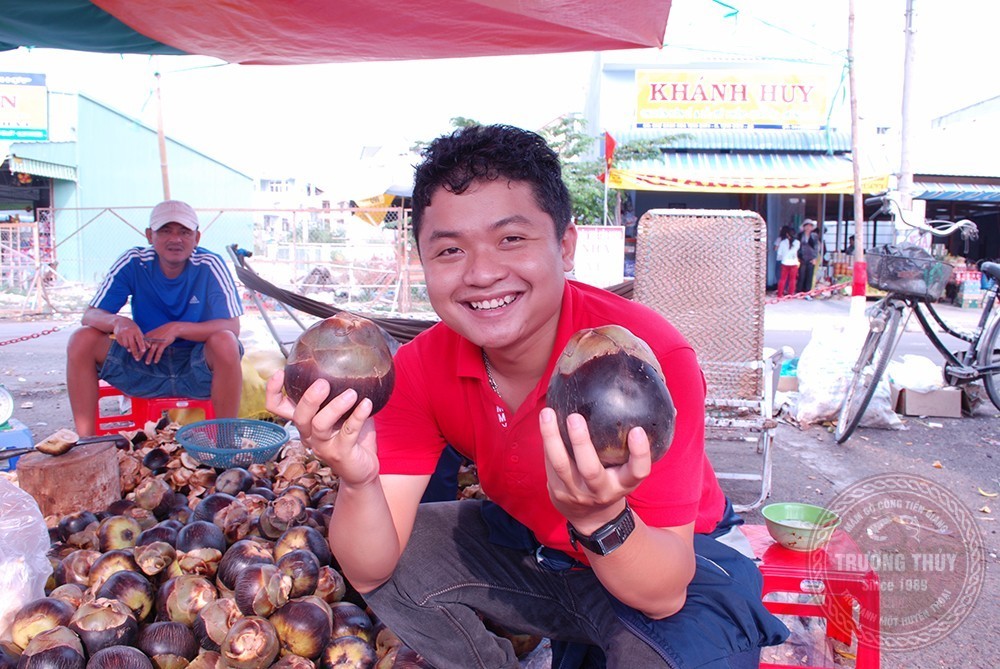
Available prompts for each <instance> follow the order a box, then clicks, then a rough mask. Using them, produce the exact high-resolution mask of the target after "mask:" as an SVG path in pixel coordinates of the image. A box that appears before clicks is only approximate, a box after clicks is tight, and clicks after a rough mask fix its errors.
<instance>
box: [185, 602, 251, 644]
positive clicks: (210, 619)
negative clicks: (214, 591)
mask: <svg viewBox="0 0 1000 669" xmlns="http://www.w3.org/2000/svg"><path fill="white" fill-rule="evenodd" d="M242 617H243V613H242V612H241V611H240V609H239V607H238V606H236V601H235V600H232V599H228V598H223V599H217V600H215V601H214V602H212V603H210V604H209V605H208V606H206V607H205V608H203V609H202V610H201V611H199V612H198V616H197V617H196V618H195V619H194V624H192V625H191V629H192V630H193V631H194V636H195V638H197V639H198V643H199V644H200V645H201V647H202V648H204V649H206V650H215V651H218V650H219V647H220V646H221V645H222V641H223V640H224V639H225V638H226V635H227V634H229V630H230V629H231V628H232V626H233V623H235V622H236V621H237V620H239V619H240V618H242Z"/></svg>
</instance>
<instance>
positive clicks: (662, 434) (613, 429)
mask: <svg viewBox="0 0 1000 669" xmlns="http://www.w3.org/2000/svg"><path fill="white" fill-rule="evenodd" d="M546 403H547V404H548V406H550V407H552V409H554V410H555V412H556V416H557V418H558V423H559V432H560V434H561V436H562V439H563V442H564V443H565V444H566V448H567V450H568V451H569V454H570V457H573V450H572V448H571V446H570V440H569V433H568V431H567V429H566V418H567V417H568V416H569V415H570V414H573V413H578V414H580V415H581V416H583V417H584V419H586V421H587V427H588V429H589V431H590V437H591V441H592V443H593V444H594V448H595V449H596V450H597V455H598V458H599V459H600V461H601V464H603V465H604V466H605V467H615V466H619V465H622V464H624V463H626V462H628V459H629V450H628V433H629V431H630V430H632V428H634V427H636V426H638V427H642V428H643V429H644V430H645V431H646V436H647V437H648V438H649V444H650V451H651V455H652V460H653V462H656V461H657V460H659V459H660V458H662V457H663V456H664V455H665V454H666V452H667V449H668V448H669V447H670V442H671V441H672V440H673V435H674V424H675V422H676V416H677V411H676V409H675V408H674V403H673V400H672V399H671V397H670V392H669V391H668V390H667V386H666V383H665V382H664V376H663V371H662V370H661V369H660V365H659V362H658V361H657V359H656V356H655V355H654V354H653V352H652V350H651V349H650V348H649V346H648V345H647V344H646V343H645V342H644V341H642V340H641V339H639V338H638V337H636V336H635V335H633V334H632V333H631V332H629V331H628V330H627V329H625V328H623V327H621V326H617V325H606V326H602V327H598V328H587V329H584V330H580V331H579V332H577V333H576V334H574V335H573V336H572V337H570V340H569V341H568V342H567V344H566V347H565V348H564V349H563V352H562V353H561V354H560V356H559V359H558V361H557V363H556V368H555V370H554V371H553V373H552V377H551V379H550V380H549V387H548V392H547V394H546Z"/></svg>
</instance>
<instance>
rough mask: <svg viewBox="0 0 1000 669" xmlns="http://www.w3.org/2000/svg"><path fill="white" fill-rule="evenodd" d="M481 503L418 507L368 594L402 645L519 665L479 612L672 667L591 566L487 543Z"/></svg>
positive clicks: (645, 664) (628, 663)
mask: <svg viewBox="0 0 1000 669" xmlns="http://www.w3.org/2000/svg"><path fill="white" fill-rule="evenodd" d="M480 507H481V504H480V503H478V502H473V501H462V502H438V503H433V504H422V505H421V506H420V509H419V511H418V513H417V519H416V524H415V526H414V529H413V534H412V536H411V538H410V543H409V545H408V546H407V547H406V550H405V551H404V553H403V556H402V559H401V560H400V563H399V565H398V566H397V568H396V571H395V573H394V574H393V577H392V579H391V580H390V581H388V582H387V583H385V584H384V585H382V586H381V587H380V588H378V589H377V590H375V591H374V592H371V593H369V594H368V595H367V596H366V597H365V600H366V601H367V602H368V604H369V605H370V606H371V608H372V610H373V611H374V612H375V614H376V615H377V616H378V617H379V618H380V619H381V620H382V621H383V622H384V623H385V624H386V625H387V626H388V627H389V628H390V629H392V630H393V631H394V632H395V633H396V634H397V635H399V637H400V638H401V639H403V641H404V642H405V643H406V644H407V645H408V646H410V647H411V648H413V649H414V650H416V651H418V652H419V653H421V654H422V655H423V656H424V657H425V658H426V659H427V660H428V661H429V662H431V663H432V664H433V665H434V666H435V667H437V669H450V668H452V667H454V668H455V669H500V668H501V667H503V668H516V667H518V666H519V665H518V660H517V657H516V656H515V655H514V651H513V648H512V646H511V644H510V642H509V641H507V640H506V639H502V638H498V637H496V636H494V635H493V634H492V633H490V632H489V631H488V630H487V629H486V627H485V626H484V625H483V623H482V621H481V620H480V618H479V615H478V614H482V615H483V616H485V617H487V618H489V619H490V620H493V621H495V622H497V623H499V624H500V625H502V626H503V627H505V628H506V629H508V630H510V631H512V632H515V633H523V634H537V635H540V636H543V637H547V638H549V639H558V640H562V641H570V642H578V643H584V644H591V645H594V646H597V647H599V648H601V649H602V650H603V652H604V655H605V657H606V658H607V667H609V668H612V669H624V668H632V669H637V668H642V669H654V668H655V667H669V666H670V665H669V664H668V663H667V661H666V660H665V659H664V658H663V657H661V655H660V654H659V652H658V651H656V650H654V649H653V648H652V647H651V646H649V645H647V643H646V642H645V641H643V640H642V639H640V638H638V637H637V636H635V635H634V634H632V633H631V632H630V631H629V630H628V629H627V628H626V627H625V626H624V625H623V624H622V623H621V622H620V621H619V619H618V617H617V616H616V615H615V612H614V610H613V609H612V608H611V604H610V602H609V600H608V596H607V594H606V593H605V591H604V589H603V587H602V586H601V585H600V582H599V581H598V580H597V578H596V576H594V573H593V572H592V571H591V570H590V569H580V568H577V569H563V570H553V569H552V568H549V567H547V566H545V565H544V564H541V563H540V561H539V559H538V558H536V555H535V553H533V552H531V551H527V550H514V549H509V548H505V547H503V546H499V545H497V544H494V543H490V540H489V527H488V526H487V524H486V523H485V522H484V521H483V518H482V514H481V512H480ZM543 562H544V561H543ZM747 655H749V656H750V657H747V658H741V660H745V661H747V663H732V662H731V666H733V667H756V666H757V659H756V658H757V657H758V655H759V653H757V652H754V653H750V654H747ZM734 659H735V658H734ZM553 669H561V668H559V667H554V668H553ZM567 669H568V668H567Z"/></svg>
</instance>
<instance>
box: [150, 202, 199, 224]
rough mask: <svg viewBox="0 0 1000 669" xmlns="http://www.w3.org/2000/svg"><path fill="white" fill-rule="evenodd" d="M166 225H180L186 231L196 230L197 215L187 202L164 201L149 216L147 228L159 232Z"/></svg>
mask: <svg viewBox="0 0 1000 669" xmlns="http://www.w3.org/2000/svg"><path fill="white" fill-rule="evenodd" d="M167 223H180V224H181V225H183V226H184V227H185V228H187V229H188V230H197V229H198V214H196V213H195V212H194V209H192V208H191V205H189V204H188V203H187V202H181V201H180V200H164V201H163V202H161V203H160V204H158V205H156V206H155V207H153V211H152V212H151V213H150V214H149V228H150V229H151V230H154V231H155V230H159V229H160V228H162V227H163V226H164V225H166V224H167Z"/></svg>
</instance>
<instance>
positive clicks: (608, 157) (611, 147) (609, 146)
mask: <svg viewBox="0 0 1000 669" xmlns="http://www.w3.org/2000/svg"><path fill="white" fill-rule="evenodd" d="M616 146H618V142H616V141H615V138H614V137H612V136H611V133H610V132H605V133H604V165H605V168H604V171H605V172H610V171H611V161H612V160H614V158H615V147H616Z"/></svg>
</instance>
